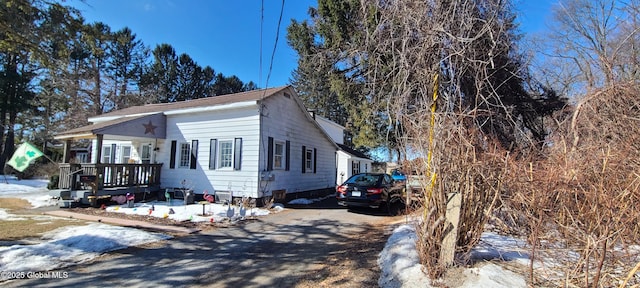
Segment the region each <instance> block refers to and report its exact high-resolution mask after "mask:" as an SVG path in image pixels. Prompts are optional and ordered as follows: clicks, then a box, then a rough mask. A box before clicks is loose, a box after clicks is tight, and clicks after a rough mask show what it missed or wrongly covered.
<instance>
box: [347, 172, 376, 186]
mask: <svg viewBox="0 0 640 288" xmlns="http://www.w3.org/2000/svg"><path fill="white" fill-rule="evenodd" d="M379 179H380V175H365V174H363V175H355V176H353V177H351V178H349V179H348V180H347V182H345V183H346V184H353V185H356V186H375V185H376V184H378V180H379Z"/></svg>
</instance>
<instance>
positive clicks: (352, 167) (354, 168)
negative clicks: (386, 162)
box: [311, 114, 373, 185]
mask: <svg viewBox="0 0 640 288" xmlns="http://www.w3.org/2000/svg"><path fill="white" fill-rule="evenodd" d="M311 115H312V116H313V117H314V119H315V120H316V121H317V122H318V124H319V125H320V127H322V129H324V130H325V132H326V133H327V134H328V135H329V136H330V137H331V138H332V139H333V141H334V142H336V144H338V147H339V150H338V152H337V154H336V166H337V173H336V185H340V184H342V183H343V182H344V181H345V180H347V179H348V178H349V177H351V176H352V175H354V174H358V173H365V172H371V171H372V167H371V165H372V164H373V160H371V159H370V158H369V157H368V156H367V155H365V154H364V153H362V152H360V151H357V150H354V149H351V148H349V147H348V146H346V145H344V129H345V128H344V126H342V125H339V124H337V123H335V122H333V121H331V120H329V119H327V118H324V117H321V116H318V115H314V114H311Z"/></svg>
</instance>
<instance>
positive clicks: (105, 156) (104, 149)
mask: <svg viewBox="0 0 640 288" xmlns="http://www.w3.org/2000/svg"><path fill="white" fill-rule="evenodd" d="M112 148H113V146H111V145H104V146H102V155H101V156H100V157H101V158H102V159H100V163H111V155H112V154H113V153H115V151H111V150H113V149H112ZM107 151H108V152H107Z"/></svg>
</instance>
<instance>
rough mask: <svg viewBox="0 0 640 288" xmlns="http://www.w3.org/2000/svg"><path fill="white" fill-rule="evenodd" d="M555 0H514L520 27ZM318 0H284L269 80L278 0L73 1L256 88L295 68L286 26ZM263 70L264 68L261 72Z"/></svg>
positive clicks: (285, 78) (534, 21) (90, 15)
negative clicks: (262, 20)
mask: <svg viewBox="0 0 640 288" xmlns="http://www.w3.org/2000/svg"><path fill="white" fill-rule="evenodd" d="M263 1H264V25H263V27H262V29H263V31H262V69H260V51H261V49H260V37H261V36H260V35H261V33H260V29H261V28H260V19H261V3H262V2H263ZM553 2H555V0H537V1H530V0H515V3H516V5H517V7H518V10H519V11H520V12H521V13H520V14H519V15H520V17H519V22H521V29H522V30H523V31H524V32H536V31H540V30H542V29H544V28H545V26H544V25H545V24H544V23H545V22H546V21H545V20H546V17H547V15H548V11H549V9H550V6H551V3H553ZM316 3H317V1H316V0H287V1H285V4H284V12H283V16H282V23H281V26H280V35H279V39H278V45H277V47H276V54H275V57H274V59H273V69H272V72H271V76H270V78H269V82H268V84H267V83H266V81H267V74H268V73H269V62H270V60H271V54H272V51H273V47H274V43H275V38H276V33H277V24H278V18H279V15H280V8H281V4H282V1H280V0H237V1H235V0H85V3H82V2H80V1H78V0H71V1H69V2H67V4H69V5H71V6H74V7H76V8H78V9H79V10H80V11H81V12H82V15H83V16H84V17H85V19H86V21H87V22H89V23H92V22H98V21H100V22H103V23H105V24H107V25H109V26H110V27H111V29H112V30H114V31H115V30H120V29H122V28H124V27H129V28H130V29H131V30H132V31H133V32H134V33H135V34H136V35H137V36H138V38H139V39H141V40H142V42H144V44H145V45H147V46H149V48H150V49H153V48H155V47H156V45H157V44H161V43H168V44H170V45H171V46H173V47H174V49H175V50H176V52H177V53H178V54H182V53H187V54H189V56H191V58H193V59H194V61H196V62H197V63H198V64H199V65H200V66H203V67H204V66H207V65H208V66H211V67H212V68H213V69H214V70H215V71H216V73H223V74H225V75H227V76H231V75H236V76H238V77H239V78H240V79H241V80H242V81H243V82H249V81H253V82H255V83H256V84H258V85H259V86H260V87H265V86H267V85H268V86H269V87H275V86H282V85H287V84H288V83H289V78H290V76H291V71H293V70H294V69H295V68H296V65H297V63H296V61H297V55H296V53H295V52H294V51H293V50H292V49H291V48H289V46H288V45H287V39H286V28H287V26H289V24H290V23H291V19H296V20H298V21H301V20H304V19H307V18H308V14H307V12H308V8H309V7H310V6H316ZM260 71H262V73H260Z"/></svg>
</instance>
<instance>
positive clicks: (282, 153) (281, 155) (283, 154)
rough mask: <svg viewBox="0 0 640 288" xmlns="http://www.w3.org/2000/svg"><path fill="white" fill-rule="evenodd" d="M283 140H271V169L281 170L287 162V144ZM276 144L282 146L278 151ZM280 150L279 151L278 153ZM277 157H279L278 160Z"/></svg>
mask: <svg viewBox="0 0 640 288" xmlns="http://www.w3.org/2000/svg"><path fill="white" fill-rule="evenodd" d="M286 145H287V144H286V142H285V141H279V140H275V141H273V169H278V170H282V169H285V167H286V166H285V165H286V163H287V151H286V149H287V146H286ZM278 146H280V147H281V148H282V150H281V151H278ZM278 152H280V153H278ZM278 159H280V160H279V161H278Z"/></svg>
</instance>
